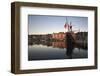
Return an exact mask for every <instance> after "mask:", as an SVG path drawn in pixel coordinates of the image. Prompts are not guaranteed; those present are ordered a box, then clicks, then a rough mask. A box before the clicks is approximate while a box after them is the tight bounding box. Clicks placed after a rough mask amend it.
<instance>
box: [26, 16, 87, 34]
mask: <svg viewBox="0 0 100 76" xmlns="http://www.w3.org/2000/svg"><path fill="white" fill-rule="evenodd" d="M66 18H67V22H68V23H70V22H71V23H72V26H73V30H79V29H80V31H88V18H87V17H74V16H42V15H29V16H28V28H29V29H28V30H29V34H51V33H53V32H55V33H58V32H65V31H66V30H67V29H65V28H64V25H65V23H66Z"/></svg>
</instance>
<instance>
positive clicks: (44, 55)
mask: <svg viewBox="0 0 100 76" xmlns="http://www.w3.org/2000/svg"><path fill="white" fill-rule="evenodd" d="M79 58H88V50H87V49H83V48H79V47H78V48H77V47H75V48H74V49H73V50H72V52H71V53H70V54H68V51H67V47H66V48H65V45H63V44H62V43H61V42H60V43H52V46H47V45H42V44H34V45H29V47H28V60H29V61H31V60H51V59H79Z"/></svg>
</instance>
